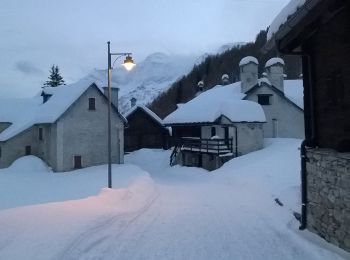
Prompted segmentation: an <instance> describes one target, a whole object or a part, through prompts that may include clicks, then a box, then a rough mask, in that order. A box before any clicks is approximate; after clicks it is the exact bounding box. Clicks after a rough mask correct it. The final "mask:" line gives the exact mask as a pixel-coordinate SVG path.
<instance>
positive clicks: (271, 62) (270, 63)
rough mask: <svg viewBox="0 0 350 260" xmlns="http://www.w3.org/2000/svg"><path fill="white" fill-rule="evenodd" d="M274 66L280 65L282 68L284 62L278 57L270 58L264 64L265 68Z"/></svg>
mask: <svg viewBox="0 0 350 260" xmlns="http://www.w3.org/2000/svg"><path fill="white" fill-rule="evenodd" d="M276 64H282V65H283V66H284V60H283V59H281V58H279V57H275V58H271V59H269V60H268V61H267V62H266V64H265V68H268V67H271V66H273V65H276Z"/></svg>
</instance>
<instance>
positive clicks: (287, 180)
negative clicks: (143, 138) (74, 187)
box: [0, 139, 349, 260]
mask: <svg viewBox="0 0 350 260" xmlns="http://www.w3.org/2000/svg"><path fill="white" fill-rule="evenodd" d="M299 145H300V141H299V140H292V139H285V140H282V139H280V140H279V139H276V140H269V141H268V142H267V147H266V148H265V149H263V150H261V151H258V152H255V153H251V154H249V155H246V156H242V157H239V158H236V159H234V160H231V161H230V162H228V163H227V164H225V165H224V166H223V167H222V168H221V169H219V170H217V171H215V172H211V173H208V172H206V171H204V170H202V169H197V168H187V167H179V166H175V167H169V166H168V160H169V152H168V151H166V152H164V151H157V150H140V151H137V152H135V153H133V154H131V155H129V156H128V157H127V158H126V161H127V163H133V164H136V165H138V166H140V167H141V168H143V169H144V170H146V171H148V172H149V173H150V174H151V177H152V179H153V180H154V181H155V188H154V190H155V192H153V193H149V194H148V195H149V196H148V198H147V199H145V200H144V203H143V204H142V206H140V207H136V208H135V207H131V208H132V209H133V210H124V211H123V212H122V213H121V212H120V211H113V210H112V211H111V210H110V211H107V213H105V214H103V215H101V216H98V217H97V218H95V219H93V220H92V221H90V222H88V223H89V224H88V225H87V226H86V227H85V228H84V227H82V228H81V229H79V230H80V231H79V232H74V233H72V234H70V236H68V237H67V238H66V239H65V240H62V238H60V239H59V240H58V242H57V241H56V240H55V239H56V238H57V236H56V235H55V234H47V237H46V238H47V240H46V241H45V242H46V243H48V242H52V241H56V245H53V246H51V251H50V252H46V251H45V247H43V246H44V245H45V242H43V243H42V244H40V243H39V241H36V242H33V243H32V245H33V246H34V248H32V249H31V250H29V253H28V251H27V253H26V254H27V256H29V258H28V257H27V259H34V258H30V257H32V256H35V259H210V260H212V259H244V260H245V259H254V260H256V259H264V260H265V259H283V260H288V259H298V260H299V259H307V260H312V259H317V260H320V259H332V260H336V259H347V258H348V257H349V255H348V254H346V253H344V252H342V251H340V250H338V249H335V248H334V247H333V246H330V245H329V244H327V243H325V242H323V241H322V240H321V239H319V238H317V237H316V236H314V235H312V234H310V233H309V232H307V231H303V232H301V231H299V230H298V223H297V221H296V220H295V219H294V218H293V216H292V212H293V211H294V210H299V206H298V201H299V198H298V194H299V190H298V189H299V188H298V187H299V151H298V146H299ZM150 194H151V195H152V196H150ZM140 195H142V191H141V190H140V193H138V196H140ZM275 198H279V199H280V200H281V201H282V203H283V204H284V206H283V207H280V206H278V205H277V204H276V203H275V202H274V199H275ZM65 203H66V202H63V203H62V204H63V205H65ZM76 203H77V205H76V206H79V201H76ZM129 203H130V204H133V200H126V201H125V203H124V204H123V205H124V206H126V205H129ZM48 205H50V204H48ZM140 205H141V204H140ZM129 206H130V205H129ZM28 208H31V207H28ZM14 210H18V209H14ZM32 211H34V212H35V208H34V209H32ZM9 212H11V210H9ZM85 213H86V212H85ZM88 213H89V214H92V215H93V213H91V212H88ZM0 220H1V211H0ZM72 221H73V223H74V221H77V220H76V219H75V218H73V220H72ZM32 222H33V221H32ZM48 222H49V223H50V221H48ZM33 224H34V226H35V225H36V226H37V227H40V226H39V223H35V221H34V223H33ZM71 225H72V224H71ZM0 227H1V225H0ZM38 232H39V233H40V232H43V231H42V230H40V228H39V229H38ZM2 248H3V249H5V253H6V252H7V253H8V252H11V251H9V250H10V248H8V247H6V243H4V241H3V244H1V239H0V259H3V258H2V256H8V255H6V254H4V253H3V251H2ZM16 250H17V251H18V250H19V252H20V251H21V250H23V247H21V245H19V247H17V248H16ZM43 252H45V253H46V254H42V253H43ZM17 255H20V254H17ZM4 259H5V258H4ZM7 259H8V258H7ZM18 259H20V258H18Z"/></svg>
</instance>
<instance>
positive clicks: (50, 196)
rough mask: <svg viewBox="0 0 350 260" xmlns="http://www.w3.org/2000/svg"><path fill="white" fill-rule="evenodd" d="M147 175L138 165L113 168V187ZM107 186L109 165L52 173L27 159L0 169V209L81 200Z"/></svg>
mask: <svg viewBox="0 0 350 260" xmlns="http://www.w3.org/2000/svg"><path fill="white" fill-rule="evenodd" d="M148 176H149V175H148V173H146V172H144V171H142V170H140V169H139V168H138V167H136V166H132V165H122V166H121V165H113V186H114V187H126V186H127V185H129V184H130V183H131V182H133V181H135V180H136V179H137V178H139V177H148ZM77 183H79V185H77ZM106 183H107V166H94V167H89V168H86V169H81V170H76V171H73V172H67V173H53V172H52V171H51V169H50V168H49V167H48V166H47V165H46V164H45V163H44V162H42V161H41V160H40V159H39V158H37V157H34V156H24V157H22V158H20V159H18V160H16V161H15V162H14V163H13V164H12V165H11V166H10V167H9V168H7V169H1V170H0V210H1V209H7V208H12V207H18V206H25V205H31V204H42V203H48V202H56V201H64V200H73V199H82V198H85V197H87V196H91V195H97V194H98V193H99V192H100V191H101V189H102V188H103V187H105V186H106ZM0 237H1V235H0ZM0 259H1V257H0Z"/></svg>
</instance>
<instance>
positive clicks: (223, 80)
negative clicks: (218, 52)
mask: <svg viewBox="0 0 350 260" xmlns="http://www.w3.org/2000/svg"><path fill="white" fill-rule="evenodd" d="M221 84H222V85H228V84H230V77H229V76H228V75H227V74H224V75H222V76H221Z"/></svg>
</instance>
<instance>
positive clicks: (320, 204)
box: [306, 149, 350, 251]
mask: <svg viewBox="0 0 350 260" xmlns="http://www.w3.org/2000/svg"><path fill="white" fill-rule="evenodd" d="M307 159H308V160H307V164H306V168H307V197H308V204H307V228H308V229H309V230H310V231H312V232H314V233H317V234H318V235H320V236H321V237H322V238H324V239H325V240H327V241H328V242H330V243H333V244H335V245H337V246H339V247H341V248H343V249H345V250H347V251H350V153H338V152H336V151H334V150H330V149H310V150H308V152H307Z"/></svg>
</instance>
